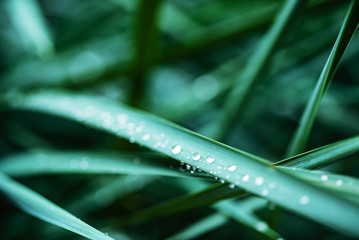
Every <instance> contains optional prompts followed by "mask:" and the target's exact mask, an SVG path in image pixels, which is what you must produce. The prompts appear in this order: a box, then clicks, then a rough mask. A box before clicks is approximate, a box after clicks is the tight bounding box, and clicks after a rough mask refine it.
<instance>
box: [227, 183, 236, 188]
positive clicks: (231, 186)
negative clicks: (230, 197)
mask: <svg viewBox="0 0 359 240" xmlns="http://www.w3.org/2000/svg"><path fill="white" fill-rule="evenodd" d="M235 186H236V185H234V183H231V184H229V185H228V187H229V188H230V189H233V188H235Z"/></svg>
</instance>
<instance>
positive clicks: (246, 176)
mask: <svg viewBox="0 0 359 240" xmlns="http://www.w3.org/2000/svg"><path fill="white" fill-rule="evenodd" d="M248 180H249V175H248V174H246V175H244V176H243V178H242V181H243V182H248Z"/></svg>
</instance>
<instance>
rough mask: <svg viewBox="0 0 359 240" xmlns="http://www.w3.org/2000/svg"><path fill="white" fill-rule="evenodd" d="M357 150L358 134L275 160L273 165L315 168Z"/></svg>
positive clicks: (358, 149)
mask: <svg viewBox="0 0 359 240" xmlns="http://www.w3.org/2000/svg"><path fill="white" fill-rule="evenodd" d="M357 151H359V136H356V137H352V138H348V139H345V140H342V141H339V142H335V143H332V144H329V145H326V146H323V147H320V148H316V149H313V150H311V151H308V152H305V153H302V154H299V155H296V156H294V157H291V158H287V159H284V160H282V161H279V162H276V163H275V165H280V166H287V167H296V168H304V169H317V168H321V167H324V166H326V165H328V164H330V163H332V162H334V161H336V160H338V159H340V158H342V157H345V156H347V155H350V154H352V153H354V152H357Z"/></svg>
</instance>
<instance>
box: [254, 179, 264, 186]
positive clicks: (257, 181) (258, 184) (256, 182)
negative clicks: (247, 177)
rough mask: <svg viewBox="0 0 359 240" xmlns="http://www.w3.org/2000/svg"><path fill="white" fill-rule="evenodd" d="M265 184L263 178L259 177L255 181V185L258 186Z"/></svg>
mask: <svg viewBox="0 0 359 240" xmlns="http://www.w3.org/2000/svg"><path fill="white" fill-rule="evenodd" d="M263 182H264V180H263V178H262V177H257V178H256V180H255V181H254V183H255V184H256V185H257V186H260V185H262V184H263Z"/></svg>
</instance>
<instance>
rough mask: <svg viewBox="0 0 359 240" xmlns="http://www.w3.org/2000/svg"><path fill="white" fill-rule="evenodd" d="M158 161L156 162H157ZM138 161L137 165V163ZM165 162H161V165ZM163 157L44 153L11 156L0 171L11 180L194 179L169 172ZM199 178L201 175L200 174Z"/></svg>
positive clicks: (70, 152) (98, 153)
mask: <svg viewBox="0 0 359 240" xmlns="http://www.w3.org/2000/svg"><path fill="white" fill-rule="evenodd" d="M156 157H157V158H158V159H159V160H158V159H157V158H156ZM134 160H135V161H134ZM161 160H162V161H161ZM164 163H165V161H164V159H163V157H162V159H161V157H158V156H154V155H153V154H152V155H151V154H147V155H146V154H143V155H142V157H135V156H133V155H131V154H118V153H114V152H113V153H111V152H85V151H82V152H75V151H69V152H66V151H61V152H57V151H44V150H38V151H36V152H32V153H24V154H17V155H12V156H8V157H6V158H4V159H2V161H1V162H0V170H1V171H3V172H4V173H6V174H8V175H10V176H28V175H38V174H69V173H71V174H132V175H136V174H138V175H155V176H156V175H158V176H168V177H195V175H193V174H185V173H181V172H178V171H174V170H173V169H169V168H168V167H167V166H169V165H167V166H166V165H165V164H164ZM199 175H200V174H199Z"/></svg>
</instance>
